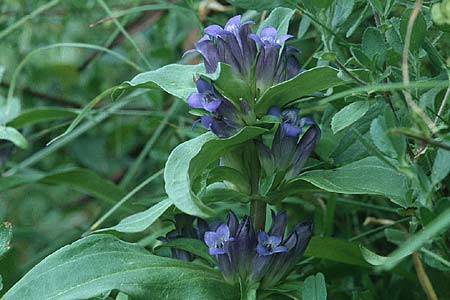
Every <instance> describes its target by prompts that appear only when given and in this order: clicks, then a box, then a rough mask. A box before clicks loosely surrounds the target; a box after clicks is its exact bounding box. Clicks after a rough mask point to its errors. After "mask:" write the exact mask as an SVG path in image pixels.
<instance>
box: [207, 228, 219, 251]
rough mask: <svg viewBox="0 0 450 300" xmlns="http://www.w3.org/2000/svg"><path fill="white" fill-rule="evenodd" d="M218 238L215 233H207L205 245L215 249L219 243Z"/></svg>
mask: <svg viewBox="0 0 450 300" xmlns="http://www.w3.org/2000/svg"><path fill="white" fill-rule="evenodd" d="M217 239H218V236H217V233H215V232H214V231H207V232H205V244H206V245H208V247H209V248H214V247H215V245H216V242H217Z"/></svg>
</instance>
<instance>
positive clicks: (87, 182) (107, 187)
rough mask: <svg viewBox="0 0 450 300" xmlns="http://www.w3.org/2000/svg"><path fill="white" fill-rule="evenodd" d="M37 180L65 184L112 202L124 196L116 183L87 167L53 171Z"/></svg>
mask: <svg viewBox="0 0 450 300" xmlns="http://www.w3.org/2000/svg"><path fill="white" fill-rule="evenodd" d="M39 182H41V183H45V184H55V185H66V186H68V187H71V188H73V189H75V190H77V191H80V192H83V193H87V194H89V195H92V196H95V197H97V198H99V199H103V200H105V201H108V202H110V203H114V204H115V203H116V202H117V201H119V200H120V198H122V197H123V196H124V192H123V191H122V189H120V188H119V187H118V186H117V185H115V184H114V183H112V182H111V181H109V180H107V179H104V178H102V177H100V176H99V175H98V174H96V173H95V172H92V171H90V170H87V169H72V170H66V171H62V172H57V173H53V174H50V175H47V176H45V177H43V178H41V179H39Z"/></svg>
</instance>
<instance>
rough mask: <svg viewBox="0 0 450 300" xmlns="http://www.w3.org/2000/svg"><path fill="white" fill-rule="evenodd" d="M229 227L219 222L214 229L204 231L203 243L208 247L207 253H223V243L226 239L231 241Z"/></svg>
mask: <svg viewBox="0 0 450 300" xmlns="http://www.w3.org/2000/svg"><path fill="white" fill-rule="evenodd" d="M232 240H233V238H232V237H230V229H229V228H228V226H227V224H221V225H220V226H219V227H218V228H217V230H216V231H207V232H206V233H205V243H206V245H208V247H209V254H211V255H219V254H225V249H224V245H225V242H227V241H232Z"/></svg>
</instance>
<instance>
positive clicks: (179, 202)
mask: <svg viewBox="0 0 450 300" xmlns="http://www.w3.org/2000/svg"><path fill="white" fill-rule="evenodd" d="M265 131H266V130H265V129H262V128H259V127H245V128H243V129H242V130H241V131H239V132H238V133H236V134H235V135H234V136H232V137H229V138H225V139H221V138H218V137H216V136H215V135H214V133H212V132H207V133H204V134H202V135H200V136H198V137H196V138H195V139H192V140H189V141H186V142H184V143H183V144H181V145H178V146H177V147H176V148H175V149H174V150H173V151H172V153H171V154H170V156H169V158H168V160H167V163H166V167H165V170H164V180H165V182H166V185H165V187H166V193H167V195H168V196H169V199H170V200H171V201H172V202H173V203H174V204H175V206H176V207H177V208H179V209H180V210H181V211H183V212H185V213H187V214H191V215H196V216H199V217H208V216H211V215H215V212H214V210H212V209H211V208H209V207H208V206H206V205H205V204H204V203H202V202H201V200H200V199H199V197H198V196H197V195H196V194H195V193H194V192H193V190H192V184H193V182H194V181H195V179H196V178H197V177H198V176H199V175H201V173H202V172H203V170H204V169H205V168H206V167H208V166H209V165H210V164H211V163H213V162H215V161H218V160H219V158H220V156H221V155H223V154H224V153H225V152H226V151H228V150H229V149H230V148H232V147H235V146H237V145H239V144H242V143H244V142H246V141H248V140H251V139H253V138H255V137H257V136H259V135H261V134H262V133H264V132H265Z"/></svg>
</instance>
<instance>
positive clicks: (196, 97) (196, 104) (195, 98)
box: [186, 92, 203, 108]
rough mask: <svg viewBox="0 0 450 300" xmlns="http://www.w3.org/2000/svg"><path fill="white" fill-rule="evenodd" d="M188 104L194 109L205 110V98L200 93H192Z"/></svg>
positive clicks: (187, 100)
mask: <svg viewBox="0 0 450 300" xmlns="http://www.w3.org/2000/svg"><path fill="white" fill-rule="evenodd" d="M186 102H187V103H188V104H189V106H190V107H193V108H203V97H202V94H200V93H196V92H194V93H192V94H191V95H190V96H189V97H188V98H187V99H186Z"/></svg>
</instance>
